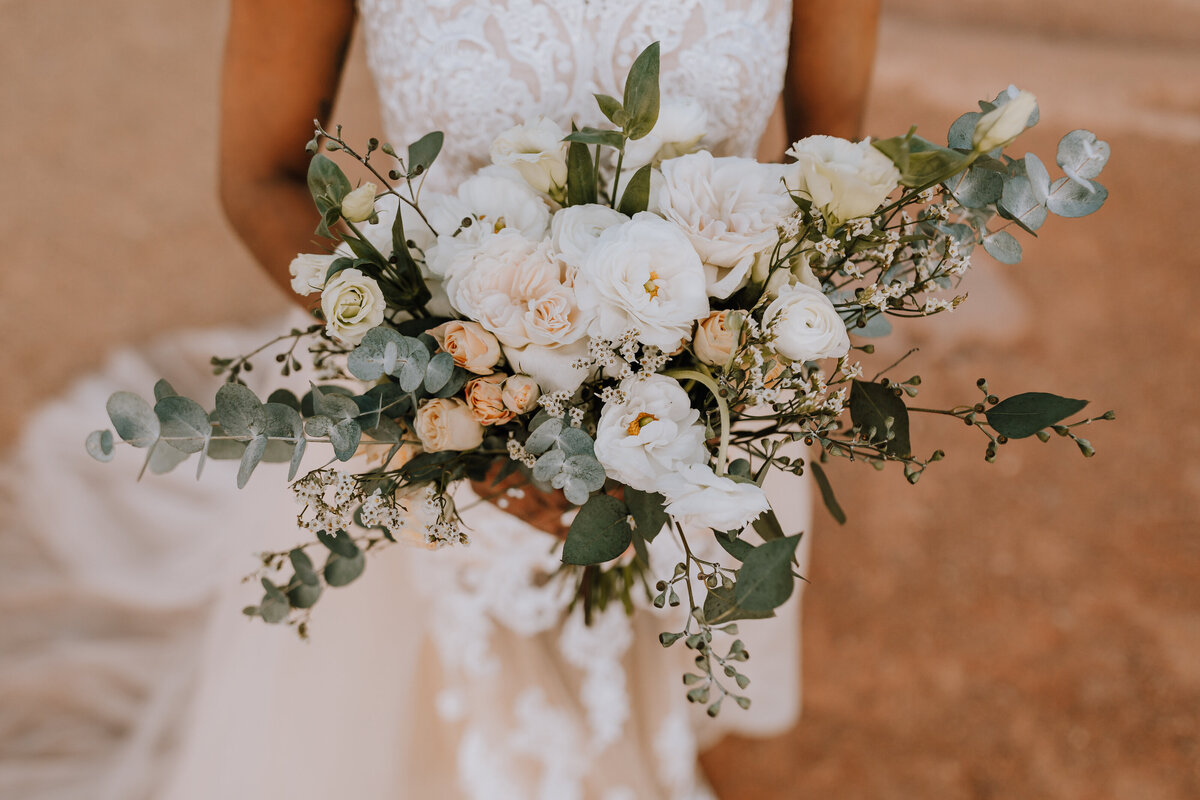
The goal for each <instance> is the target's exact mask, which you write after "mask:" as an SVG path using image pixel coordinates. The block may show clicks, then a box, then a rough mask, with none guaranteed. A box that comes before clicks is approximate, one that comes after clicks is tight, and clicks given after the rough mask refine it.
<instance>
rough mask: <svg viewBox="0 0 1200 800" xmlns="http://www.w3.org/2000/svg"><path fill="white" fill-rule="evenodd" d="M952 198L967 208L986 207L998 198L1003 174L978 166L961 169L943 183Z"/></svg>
mask: <svg viewBox="0 0 1200 800" xmlns="http://www.w3.org/2000/svg"><path fill="white" fill-rule="evenodd" d="M945 186H946V189H947V191H949V192H950V193H951V194H953V195H954V199H955V200H957V201H958V202H959V203H960V204H961V205H963V206H966V207H967V208H987V207H988V206H989V205H991V204H992V203H994V202H996V201H997V200H999V199H1000V193H1001V192H1003V191H1004V176H1003V175H1000V174H999V173H997V172H995V171H993V170H990V169H982V168H980V167H971V168H970V169H968V170H963V171H962V172H960V173H958V174H957V175H955V176H954V177H952V178H951V179H950V180H948V181H946V183H945Z"/></svg>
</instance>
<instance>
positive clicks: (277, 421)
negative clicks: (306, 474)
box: [263, 403, 307, 481]
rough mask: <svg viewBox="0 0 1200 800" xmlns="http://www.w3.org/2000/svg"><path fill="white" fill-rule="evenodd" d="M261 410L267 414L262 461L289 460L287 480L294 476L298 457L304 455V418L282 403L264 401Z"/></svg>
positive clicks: (298, 460)
mask: <svg viewBox="0 0 1200 800" xmlns="http://www.w3.org/2000/svg"><path fill="white" fill-rule="evenodd" d="M263 412H264V413H265V414H266V415H267V436H269V437H271V441H270V442H268V443H267V450H266V452H264V453H263V460H264V461H280V462H290V463H291V465H292V466H291V470H290V471H289V474H288V480H289V481H290V480H292V479H293V478H295V477H296V471H297V470H298V469H299V467H300V458H301V457H302V456H303V455H304V448H305V445H306V444H307V440H306V439H305V438H304V420H302V419H301V418H300V412H298V411H297V410H296V409H294V408H292V407H291V406H288V405H284V404H283V403H265V404H264V405H263Z"/></svg>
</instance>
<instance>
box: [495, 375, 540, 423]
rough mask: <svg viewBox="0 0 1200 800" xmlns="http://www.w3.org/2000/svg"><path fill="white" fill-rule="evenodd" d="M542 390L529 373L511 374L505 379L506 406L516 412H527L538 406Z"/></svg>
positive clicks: (503, 393) (504, 397)
mask: <svg viewBox="0 0 1200 800" xmlns="http://www.w3.org/2000/svg"><path fill="white" fill-rule="evenodd" d="M541 393H542V390H541V389H540V388H539V387H538V385H537V381H535V380H534V379H533V378H531V377H529V376H528V375H509V376H508V378H507V379H505V381H504V388H503V392H502V397H503V399H504V407H505V408H507V409H508V410H509V411H511V412H513V413H514V414H527V413H529V412H530V411H533V410H534V409H535V408H537V401H538V398H539V397H541Z"/></svg>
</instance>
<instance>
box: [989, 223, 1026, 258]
mask: <svg viewBox="0 0 1200 800" xmlns="http://www.w3.org/2000/svg"><path fill="white" fill-rule="evenodd" d="M983 249H984V250H986V251H987V253H988V255H989V256H991V257H992V258H994V259H996V260H997V261H999V262H1000V263H1001V264H1019V263H1020V262H1021V243H1020V242H1018V241H1017V240H1016V237H1014V236H1013V235H1012V234H1011V233H1009V232H1008V231H996V232H995V233H989V234H988V235H987V236H985V237H983Z"/></svg>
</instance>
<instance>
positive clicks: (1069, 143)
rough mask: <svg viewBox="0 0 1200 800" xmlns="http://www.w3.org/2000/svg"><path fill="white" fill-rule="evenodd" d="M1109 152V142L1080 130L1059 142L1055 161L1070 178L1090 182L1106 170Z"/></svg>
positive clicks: (1072, 132)
mask: <svg viewBox="0 0 1200 800" xmlns="http://www.w3.org/2000/svg"><path fill="white" fill-rule="evenodd" d="M1109 152H1110V150H1109V147H1108V142H1102V141H1100V140H1099V139H1097V138H1096V134H1094V133H1092V132H1091V131H1088V130H1083V129H1080V130H1075V131H1071V132H1070V133H1068V134H1067V135H1066V136H1064V137H1062V139H1060V140H1059V142H1058V153H1057V156H1056V159H1055V160H1056V161H1057V162H1058V165H1059V166H1060V167H1062V169H1063V172H1065V173H1067V176H1068V177H1071V178H1073V179H1082V180H1089V179H1091V178H1095V177H1097V176H1098V175H1099V174H1100V171H1101V170H1103V169H1104V165H1105V164H1107V163H1108V156H1109Z"/></svg>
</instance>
